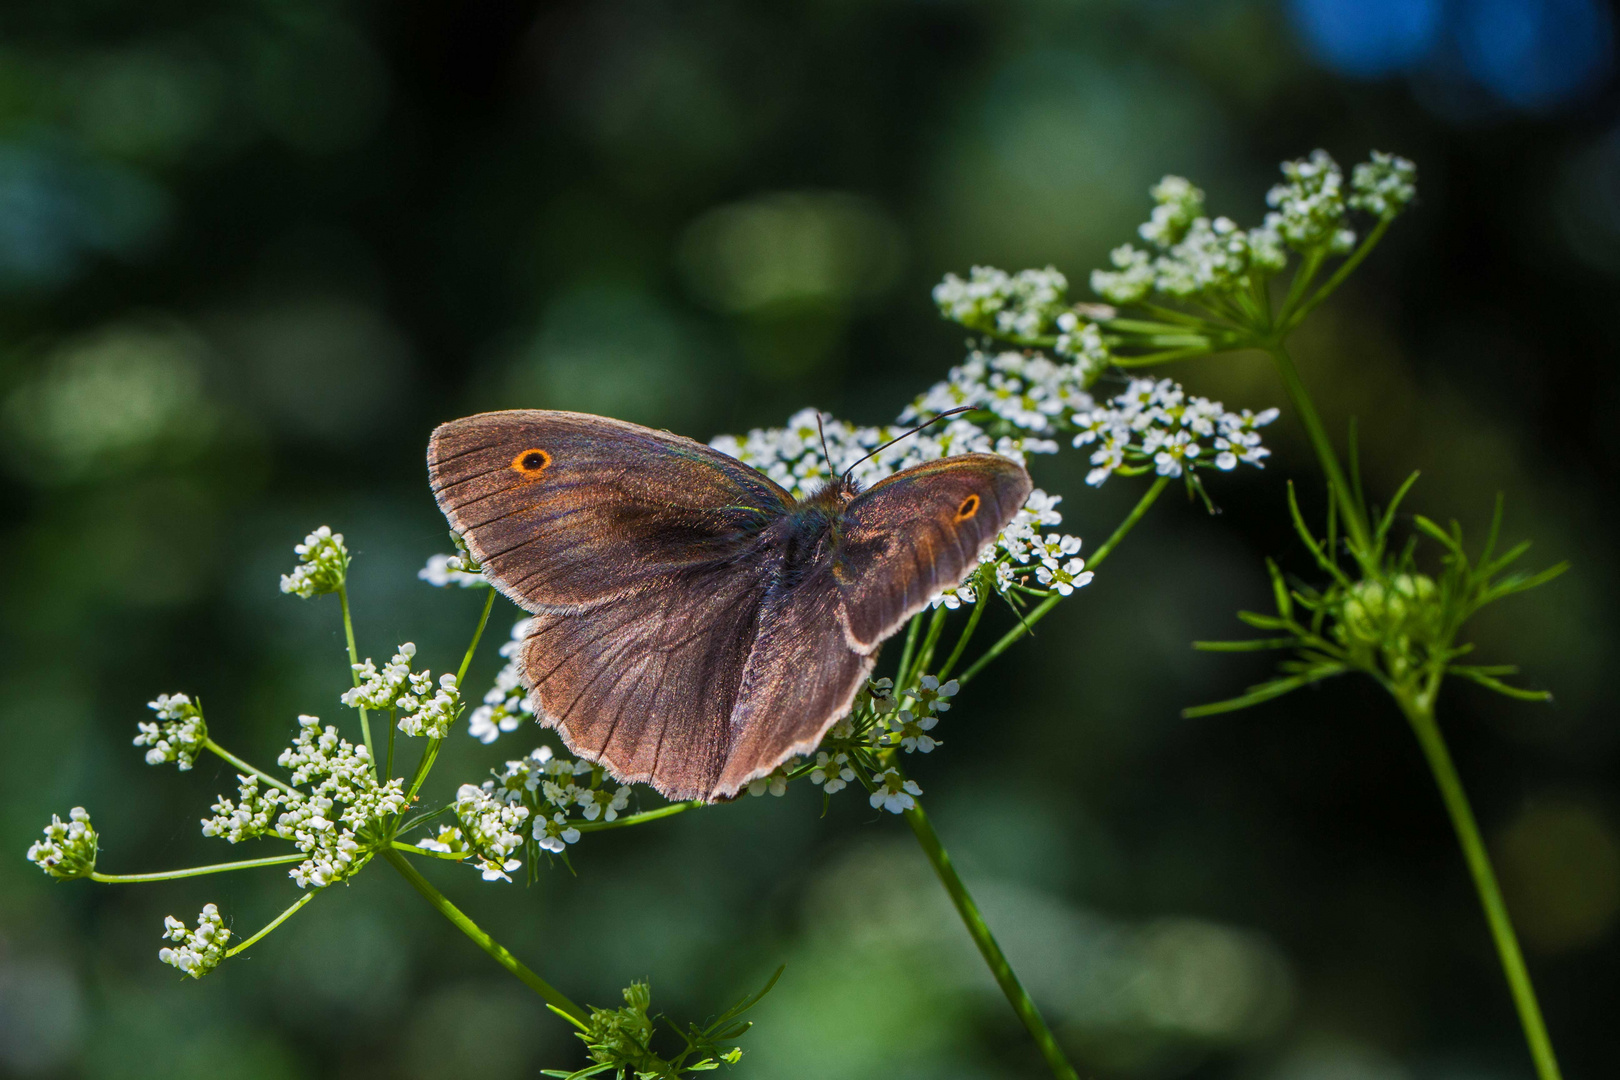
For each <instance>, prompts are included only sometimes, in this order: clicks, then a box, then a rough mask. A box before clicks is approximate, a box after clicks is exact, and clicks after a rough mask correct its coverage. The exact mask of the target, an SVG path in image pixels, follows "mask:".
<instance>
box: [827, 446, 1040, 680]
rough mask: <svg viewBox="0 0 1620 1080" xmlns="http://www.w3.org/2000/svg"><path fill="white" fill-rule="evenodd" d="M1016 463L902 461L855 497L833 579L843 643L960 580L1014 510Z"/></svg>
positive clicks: (1025, 483) (1019, 496)
mask: <svg viewBox="0 0 1620 1080" xmlns="http://www.w3.org/2000/svg"><path fill="white" fill-rule="evenodd" d="M1030 489H1031V483H1030V479H1029V473H1027V472H1025V471H1024V468H1023V466H1021V465H1019V464H1017V463H1016V462H1013V461H1009V460H1008V459H1006V458H1004V457H997V456H996V455H994V454H963V455H962V456H960V457H952V458H944V459H942V460H940V461H933V462H929V463H927V464H925V465H918V466H916V467H915V468H911V469H907V470H905V471H904V472H900V473H896V474H895V475H893V476H891V477H889V478H887V479H885V480H881V481H879V482H878V483H876V484H874V485H872V487H871V489H870V490H868V491H864V492H862V493H861V494H859V495H857V496H856V497H855V498H854V500H853V501H852V502H851V503H850V504H849V508H848V510H847V511H846V512H845V525H844V543H843V547H842V550H841V552H840V556H839V565H838V579H839V585H840V588H841V591H842V593H843V597H844V607H845V620H846V623H847V625H848V627H849V636H850V640H851V642H852V643H853V644H854V645H855V646H857V647H858V648H872V647H875V646H876V645H877V644H878V643H879V642H881V641H882V640H883V639H884V638H886V637H888V636H889V635H890V634H893V633H894V632H895V631H896V630H898V629H899V628H900V626H901V625H902V624H903V623H904V622H905V621H906V620H907V619H909V618H910V617H911V616H912V615H914V614H915V613H917V612H918V611H920V610H922V608H923V607H924V606H925V605H926V604H927V603H928V600H929V598H930V597H932V596H933V595H935V594H936V593H938V592H939V591H940V590H941V589H946V588H950V587H952V586H955V585H957V584H959V583H960V582H961V581H962V579H963V578H964V577H966V576H967V574H968V573H969V572H970V571H971V570H972V569H973V567H974V566H975V565H976V564H977V562H978V559H979V553H980V552H981V551H983V550H984V548H985V547H986V545H988V544H989V543H990V542H991V541H993V540H994V539H995V538H996V534H997V533H999V532H1000V531H1001V530H1002V529H1004V528H1005V527H1006V526H1007V523H1008V522H1010V521H1011V520H1012V519H1013V516H1014V515H1015V514H1017V513H1018V510H1019V508H1020V507H1022V506H1023V505H1024V500H1026V499H1028V498H1029V493H1030Z"/></svg>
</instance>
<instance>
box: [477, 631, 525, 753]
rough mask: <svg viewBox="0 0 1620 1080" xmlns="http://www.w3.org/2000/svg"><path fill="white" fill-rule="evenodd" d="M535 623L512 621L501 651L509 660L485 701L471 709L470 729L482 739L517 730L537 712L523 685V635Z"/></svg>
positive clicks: (481, 740) (488, 739) (491, 739)
mask: <svg viewBox="0 0 1620 1080" xmlns="http://www.w3.org/2000/svg"><path fill="white" fill-rule="evenodd" d="M532 626H533V621H532V620H530V619H519V620H518V621H517V622H515V623H513V624H512V636H511V638H510V640H508V641H506V642H503V643H502V645H501V649H500V653H501V656H502V657H503V658H505V660H506V663H505V664H504V665H503V666H502V667H501V670H500V671H498V672H497V673H496V675H495V683H494V685H493V686H491V687H490V688H489V691H488V692H487V693H486V694H484V703H483V704H482V705H480V706H478V708H476V709H474V710H473V711H472V715H471V716H470V717H468V719H467V733H468V734H469V735H471V736H472V737H473V738H475V739H477V740H478V741H479V742H481V743H492V742H494V741H495V740H496V739H498V738H500V737H501V733H502V732H506V731H516V730H517V729H518V727H519V725H521V724H522V723H523V721H524V718H526V717H532V716H533V715H534V704H533V702H531V701H530V700H529V695H528V693H527V692H526V691H525V690H524V689H523V679H522V659H521V657H522V653H523V639H524V638H526V637H528V636H529V630H530V629H531V628H532Z"/></svg>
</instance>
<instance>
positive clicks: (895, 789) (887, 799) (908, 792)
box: [870, 768, 922, 814]
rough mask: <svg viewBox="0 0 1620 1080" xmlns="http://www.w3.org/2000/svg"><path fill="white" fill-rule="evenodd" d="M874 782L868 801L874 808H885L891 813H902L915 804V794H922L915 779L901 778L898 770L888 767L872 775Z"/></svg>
mask: <svg viewBox="0 0 1620 1080" xmlns="http://www.w3.org/2000/svg"><path fill="white" fill-rule="evenodd" d="M872 779H873V781H874V782H875V784H876V787H875V789H874V790H873V792H872V797H871V799H870V802H871V803H872V808H873V809H874V810H877V809H882V810H887V811H888V812H889V813H891V814H903V813H905V812H906V811H907V810H910V809H911V808H912V807H913V806H916V805H917V800H916V796H918V795H921V794H922V788H920V787H918V786H917V782H916V781H915V780H902V779H901V778H900V770H898V769H894V768H889V769H885V770H884V771H882V772H880V773H878V774H877V775H876V776H874V777H873V778H872Z"/></svg>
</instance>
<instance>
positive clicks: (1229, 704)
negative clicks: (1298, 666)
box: [1181, 664, 1349, 720]
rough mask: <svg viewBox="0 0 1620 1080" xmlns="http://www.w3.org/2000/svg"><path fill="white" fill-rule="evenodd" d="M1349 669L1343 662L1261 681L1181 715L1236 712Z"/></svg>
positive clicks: (1187, 716)
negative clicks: (1231, 695)
mask: <svg viewBox="0 0 1620 1080" xmlns="http://www.w3.org/2000/svg"><path fill="white" fill-rule="evenodd" d="M1348 670H1349V669H1348V668H1347V667H1345V666H1344V665H1343V664H1333V665H1330V666H1324V667H1318V668H1314V669H1312V670H1311V671H1310V672H1308V673H1306V674H1303V675H1294V676H1290V677H1289V678H1286V679H1273V680H1271V681H1270V682H1267V683H1261V684H1259V685H1258V686H1252V687H1250V688H1249V692H1248V693H1246V694H1243V695H1242V696H1240V697H1235V698H1230V699H1228V700H1226V701H1217V702H1215V703H1214V704H1211V705H1195V706H1193V707H1192V708H1189V709H1182V710H1181V717H1182V719H1183V720H1196V719H1197V718H1199V717H1201V716H1214V715H1216V714H1217V713H1226V712H1236V711H1237V710H1239V709H1247V708H1249V707H1250V706H1253V705H1259V704H1260V703H1261V702H1263V701H1270V700H1271V699H1272V698H1278V697H1282V696H1283V695H1284V694H1288V693H1292V692H1293V691H1295V690H1298V689H1300V688H1301V687H1304V686H1309V685H1311V684H1312V683H1316V682H1321V681H1322V680H1323V679H1326V678H1330V677H1331V676H1334V675H1341V674H1343V673H1344V672H1346V671H1348Z"/></svg>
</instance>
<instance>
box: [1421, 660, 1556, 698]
mask: <svg viewBox="0 0 1620 1080" xmlns="http://www.w3.org/2000/svg"><path fill="white" fill-rule="evenodd" d="M1446 670H1447V671H1449V672H1451V673H1452V674H1453V675H1460V676H1461V677H1463V678H1464V679H1468V680H1470V681H1472V682H1477V683H1479V685H1481V686H1483V687H1485V689H1487V690H1495V691H1496V692H1497V693H1498V694H1503V695H1506V696H1507V697H1510V698H1516V699H1518V700H1519V701H1551V700H1552V694H1551V693H1550V692H1548V691H1546V690H1524V689H1521V688H1519V687H1517V686H1510V685H1508V684H1507V683H1505V682H1503V681H1502V680H1500V679H1496V678H1492V677H1491V676H1489V675H1487V674H1485V672H1484V671H1483V670H1481V669H1478V668H1466V667H1449V668H1447V669H1446Z"/></svg>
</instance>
